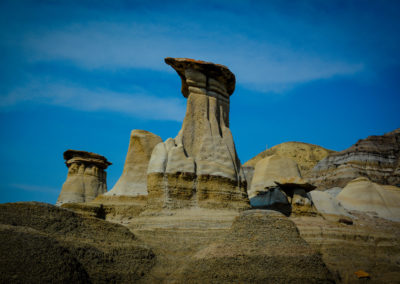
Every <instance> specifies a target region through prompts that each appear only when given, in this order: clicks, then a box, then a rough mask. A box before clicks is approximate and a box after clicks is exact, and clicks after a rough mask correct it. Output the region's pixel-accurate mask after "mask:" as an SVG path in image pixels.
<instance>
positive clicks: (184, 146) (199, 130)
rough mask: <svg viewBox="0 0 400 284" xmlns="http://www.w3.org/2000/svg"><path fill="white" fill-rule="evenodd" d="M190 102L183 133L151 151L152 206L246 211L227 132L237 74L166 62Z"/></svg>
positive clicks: (188, 62)
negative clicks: (176, 74)
mask: <svg viewBox="0 0 400 284" xmlns="http://www.w3.org/2000/svg"><path fill="white" fill-rule="evenodd" d="M165 62H166V63H167V64H168V65H170V66H171V67H172V68H174V69H175V71H176V72H177V73H178V75H179V76H180V77H181V80H182V94H183V96H184V97H185V98H187V100H188V101H187V109H186V116H185V118H184V121H183V125H182V129H181V130H180V132H179V133H178V135H177V136H176V137H175V139H172V138H169V139H167V140H166V141H165V142H164V143H160V144H158V145H157V146H156V147H155V148H154V151H153V153H152V156H151V159H150V162H149V167H148V176H147V178H148V180H147V189H148V193H149V201H150V202H151V204H150V205H152V206H155V207H164V208H181V207H192V206H195V207H196V206H198V207H206V208H247V207H248V206H249V202H248V198H247V193H246V180H245V177H244V174H243V169H242V166H241V164H240V161H239V159H238V156H237V153H236V149H235V144H234V142H233V138H232V134H231V131H230V129H229V100H230V96H231V95H232V93H233V91H234V89H235V76H234V75H233V74H232V72H231V71H230V70H229V69H228V68H227V67H225V66H223V65H218V64H213V63H209V62H204V61H197V60H193V59H186V58H166V59H165Z"/></svg>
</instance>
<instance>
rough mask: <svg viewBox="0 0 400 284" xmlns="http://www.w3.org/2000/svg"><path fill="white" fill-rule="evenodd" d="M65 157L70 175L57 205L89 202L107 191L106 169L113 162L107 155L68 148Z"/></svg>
mask: <svg viewBox="0 0 400 284" xmlns="http://www.w3.org/2000/svg"><path fill="white" fill-rule="evenodd" d="M64 159H65V164H66V165H67V167H68V175H67V180H66V181H65V182H64V185H63V187H62V189H61V193H60V195H59V196H58V199H57V204H56V205H62V204H64V203H77V202H88V201H91V200H93V199H94V198H96V196H98V195H99V194H103V193H105V192H106V191H107V174H106V172H105V170H106V169H107V167H108V166H109V165H111V163H110V162H109V161H107V159H106V158H105V157H103V156H101V155H98V154H95V153H90V152H85V151H77V150H67V151H65V152H64Z"/></svg>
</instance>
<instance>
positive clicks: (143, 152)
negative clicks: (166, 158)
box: [105, 129, 162, 196]
mask: <svg viewBox="0 0 400 284" xmlns="http://www.w3.org/2000/svg"><path fill="white" fill-rule="evenodd" d="M160 142H162V139H161V137H160V136H158V135H155V134H153V133H151V132H148V131H145V130H138V129H135V130H132V132H131V139H130V142H129V148H128V154H126V159H125V165H124V170H123V172H122V175H121V177H120V178H119V180H118V182H117V183H116V184H115V186H114V187H113V188H112V189H111V190H110V191H109V192H107V193H106V194H105V195H125V196H138V195H147V167H148V165H149V160H150V156H151V153H152V152H153V149H154V147H155V146H156V145H157V144H158V143H160Z"/></svg>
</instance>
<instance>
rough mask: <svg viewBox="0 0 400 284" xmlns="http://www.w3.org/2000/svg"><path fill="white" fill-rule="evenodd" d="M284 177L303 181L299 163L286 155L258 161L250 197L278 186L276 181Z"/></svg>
mask: <svg viewBox="0 0 400 284" xmlns="http://www.w3.org/2000/svg"><path fill="white" fill-rule="evenodd" d="M282 178H286V179H288V178H289V179H292V180H293V182H295V181H297V182H298V183H300V182H301V175H300V171H299V168H298V166H297V163H296V162H295V161H294V160H292V159H290V158H286V157H281V156H279V155H272V156H268V157H266V158H263V159H262V160H260V161H258V162H257V164H256V166H255V169H254V175H253V179H252V182H251V188H250V190H249V196H250V198H252V197H254V196H256V195H258V193H260V192H265V190H266V189H269V188H274V187H276V183H275V181H279V180H280V179H282Z"/></svg>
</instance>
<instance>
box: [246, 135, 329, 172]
mask: <svg viewBox="0 0 400 284" xmlns="http://www.w3.org/2000/svg"><path fill="white" fill-rule="evenodd" d="M331 153H334V151H332V150H328V149H325V148H323V147H321V146H317V145H313V144H308V143H303V142H285V143H282V144H279V145H276V146H274V147H272V148H270V149H267V150H265V151H263V152H261V153H260V154H258V155H257V156H255V157H254V158H252V159H250V160H248V161H247V162H246V163H245V164H244V165H243V167H255V165H256V164H257V163H258V162H259V161H260V160H262V159H264V158H265V157H269V156H272V155H279V156H281V157H286V158H290V159H292V160H294V161H295V162H296V163H297V165H298V167H299V170H300V173H301V175H302V176H306V175H307V174H308V173H309V172H310V171H311V170H312V169H313V168H314V166H315V165H316V164H317V163H318V162H319V161H320V160H322V159H323V158H325V157H326V156H328V155H329V154H331Z"/></svg>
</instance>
